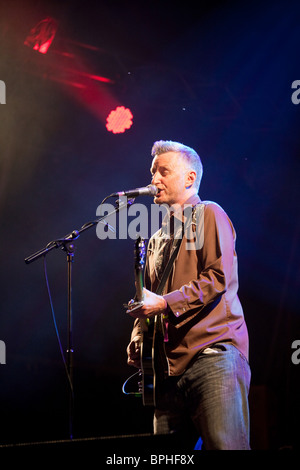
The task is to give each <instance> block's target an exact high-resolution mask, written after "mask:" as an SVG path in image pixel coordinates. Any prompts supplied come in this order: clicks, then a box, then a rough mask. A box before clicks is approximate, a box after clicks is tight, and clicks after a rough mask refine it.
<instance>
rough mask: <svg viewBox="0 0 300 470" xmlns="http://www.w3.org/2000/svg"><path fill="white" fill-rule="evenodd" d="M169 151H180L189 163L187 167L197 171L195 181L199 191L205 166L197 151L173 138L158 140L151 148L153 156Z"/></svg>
mask: <svg viewBox="0 0 300 470" xmlns="http://www.w3.org/2000/svg"><path fill="white" fill-rule="evenodd" d="M167 152H177V153H179V154H180V155H181V157H182V158H183V159H184V161H185V163H186V164H187V167H188V168H190V169H191V170H194V171H195V172H196V175H197V177H196V180H195V183H194V187H195V188H196V189H197V191H198V190H199V187H200V183H201V179H202V175H203V166H202V162H201V159H200V157H199V155H198V154H197V152H196V151H195V150H194V149H192V148H191V147H188V146H187V145H184V144H181V143H179V142H173V141H172V140H157V141H156V142H154V144H153V147H152V150H151V155H152V157H155V156H156V155H161V154H162V153H167Z"/></svg>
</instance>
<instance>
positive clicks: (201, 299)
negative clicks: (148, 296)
mask: <svg viewBox="0 0 300 470" xmlns="http://www.w3.org/2000/svg"><path fill="white" fill-rule="evenodd" d="M186 204H191V205H193V206H194V205H196V204H197V210H199V212H198V216H197V219H196V222H195V219H193V221H192V222H191V223H192V224H194V225H195V226H194V230H196V231H197V236H198V245H197V246H196V249H186V247H187V244H186V243H187V242H188V241H189V240H190V235H188V236H189V240H187V238H186V235H184V236H183V239H182V242H181V246H180V248H179V252H178V254H177V257H176V259H175V262H174V265H173V268H172V271H171V273H170V276H169V279H168V281H167V283H166V287H165V290H164V294H163V296H164V298H165V299H166V301H167V303H168V306H169V314H168V320H167V322H166V323H165V328H166V330H167V331H166V333H167V334H166V337H167V340H166V342H165V350H166V354H167V358H168V363H169V375H179V374H181V373H183V372H184V370H186V368H187V367H188V366H189V363H190V361H191V360H192V359H193V357H194V356H195V355H196V354H197V353H198V352H199V351H203V350H204V349H205V348H207V347H209V346H212V345H213V344H214V343H217V342H220V341H228V342H230V343H232V344H233V345H234V346H236V347H237V348H238V349H239V350H240V352H241V353H242V354H243V355H244V356H245V357H246V358H247V359H248V332H247V326H246V323H245V319H244V314H243V309H242V306H241V303H240V301H239V298H238V295H237V291H238V269H237V255H236V251H235V240H236V235H235V230H234V228H233V225H232V223H231V221H230V219H229V218H228V216H227V215H226V213H225V212H224V210H223V209H222V208H221V207H220V206H219V205H218V204H216V203H214V202H210V201H204V202H201V201H200V199H199V197H198V196H194V197H192V198H191V199H190V200H188V201H187V203H186ZM196 224H197V226H196ZM162 232H163V231H162V229H160V230H159V231H158V232H157V233H156V234H154V235H153V236H152V237H151V239H150V240H149V243H148V248H147V261H146V268H145V287H146V288H147V289H149V290H151V291H153V292H155V290H156V288H157V285H158V281H159V280H158V264H159V262H160V258H161V257H160V253H161V250H162V248H163V245H164V243H165V240H164V235H163V233H162ZM189 233H190V232H189ZM199 241H200V244H199ZM137 334H139V322H138V320H136V321H135V324H134V328H133V332H132V338H133V337H134V336H136V335H137Z"/></svg>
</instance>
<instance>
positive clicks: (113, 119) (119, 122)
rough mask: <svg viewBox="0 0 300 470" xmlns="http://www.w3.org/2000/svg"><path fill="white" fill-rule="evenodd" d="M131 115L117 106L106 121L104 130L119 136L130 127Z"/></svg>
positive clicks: (123, 108)
mask: <svg viewBox="0 0 300 470" xmlns="http://www.w3.org/2000/svg"><path fill="white" fill-rule="evenodd" d="M132 119H133V115H132V113H131V111H130V109H128V108H125V107H124V106H118V107H117V108H116V109H114V110H113V111H111V112H110V113H109V115H108V116H107V119H106V128H107V130H108V131H110V132H112V133H113V134H120V133H123V132H125V131H126V129H129V128H130V127H131V126H132Z"/></svg>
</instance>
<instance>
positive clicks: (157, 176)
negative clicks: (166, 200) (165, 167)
mask: <svg viewBox="0 0 300 470" xmlns="http://www.w3.org/2000/svg"><path fill="white" fill-rule="evenodd" d="M158 182H159V173H158V172H156V173H154V175H153V176H152V180H151V183H152V184H155V185H156V184H157V183H158Z"/></svg>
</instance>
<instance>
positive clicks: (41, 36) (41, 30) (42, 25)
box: [24, 17, 57, 54]
mask: <svg viewBox="0 0 300 470" xmlns="http://www.w3.org/2000/svg"><path fill="white" fill-rule="evenodd" d="M56 31H57V22H56V20H55V19H53V18H50V17H47V18H45V19H44V20H41V21H40V22H39V23H38V24H37V25H35V26H34V27H33V28H32V29H31V30H30V33H29V35H28V36H27V38H26V39H25V42H24V44H25V45H26V46H28V47H32V49H34V50H35V51H39V52H41V53H42V54H46V52H47V51H48V49H49V47H50V46H51V44H52V41H53V39H54V37H55V34H56Z"/></svg>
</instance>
